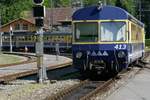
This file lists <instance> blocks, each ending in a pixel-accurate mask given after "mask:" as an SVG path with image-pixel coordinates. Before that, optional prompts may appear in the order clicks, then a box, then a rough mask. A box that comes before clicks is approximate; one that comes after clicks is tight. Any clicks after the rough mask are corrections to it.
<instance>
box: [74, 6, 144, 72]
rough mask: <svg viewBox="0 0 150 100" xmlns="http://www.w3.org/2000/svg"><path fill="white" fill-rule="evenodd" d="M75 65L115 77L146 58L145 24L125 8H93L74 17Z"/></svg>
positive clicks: (77, 13)
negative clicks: (130, 65)
mask: <svg viewBox="0 0 150 100" xmlns="http://www.w3.org/2000/svg"><path fill="white" fill-rule="evenodd" d="M72 18H73V22H72V23H73V43H72V53H73V65H74V66H75V67H76V68H78V69H79V70H80V71H81V72H82V73H86V72H94V73H95V72H96V73H103V72H105V73H108V74H109V73H111V74H116V73H118V72H119V71H121V70H122V69H125V68H127V67H128V66H129V64H131V63H133V62H135V61H137V60H139V59H140V58H142V57H143V56H144V47H145V43H144V42H145V38H144V37H145V34H144V24H143V23H142V22H140V21H138V20H137V19H136V18H135V17H133V16H132V15H131V14H129V13H128V12H127V11H125V10H124V9H121V8H119V7H115V6H91V7H86V8H82V9H79V10H77V11H76V12H75V13H74V14H73V17H72Z"/></svg>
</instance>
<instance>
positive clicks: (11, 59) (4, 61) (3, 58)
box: [0, 54, 22, 65]
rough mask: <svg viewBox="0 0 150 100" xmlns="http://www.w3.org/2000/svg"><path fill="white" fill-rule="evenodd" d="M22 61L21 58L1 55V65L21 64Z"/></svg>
mask: <svg viewBox="0 0 150 100" xmlns="http://www.w3.org/2000/svg"><path fill="white" fill-rule="evenodd" d="M21 61H22V58H21V57H19V56H15V55H8V54H0V65H4V64H12V63H19V62H21Z"/></svg>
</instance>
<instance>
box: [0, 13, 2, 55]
mask: <svg viewBox="0 0 150 100" xmlns="http://www.w3.org/2000/svg"><path fill="white" fill-rule="evenodd" d="M1 19H2V18H1V14H0V54H1V53H2V31H1Z"/></svg>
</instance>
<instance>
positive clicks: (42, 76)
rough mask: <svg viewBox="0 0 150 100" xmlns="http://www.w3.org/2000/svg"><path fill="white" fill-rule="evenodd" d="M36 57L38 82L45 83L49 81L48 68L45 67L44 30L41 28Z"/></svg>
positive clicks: (38, 34) (38, 33)
mask: <svg viewBox="0 0 150 100" xmlns="http://www.w3.org/2000/svg"><path fill="white" fill-rule="evenodd" d="M36 56H37V68H38V80H37V81H38V82H39V83H43V82H44V81H45V80H47V73H46V67H45V66H43V29H42V28H39V30H38V32H37V41H36Z"/></svg>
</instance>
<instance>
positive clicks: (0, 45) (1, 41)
mask: <svg viewBox="0 0 150 100" xmlns="http://www.w3.org/2000/svg"><path fill="white" fill-rule="evenodd" d="M2 46H3V37H2V32H0V54H1V53H2Z"/></svg>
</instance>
